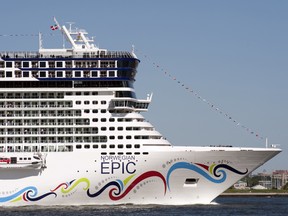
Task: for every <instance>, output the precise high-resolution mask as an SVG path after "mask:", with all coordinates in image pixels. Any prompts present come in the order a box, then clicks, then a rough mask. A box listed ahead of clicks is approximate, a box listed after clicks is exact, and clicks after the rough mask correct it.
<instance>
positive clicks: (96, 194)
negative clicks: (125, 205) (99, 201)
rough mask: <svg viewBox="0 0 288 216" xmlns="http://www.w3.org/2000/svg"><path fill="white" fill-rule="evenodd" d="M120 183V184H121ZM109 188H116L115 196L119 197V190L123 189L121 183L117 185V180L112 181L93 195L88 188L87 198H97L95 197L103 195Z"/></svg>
mask: <svg viewBox="0 0 288 216" xmlns="http://www.w3.org/2000/svg"><path fill="white" fill-rule="evenodd" d="M121 183H122V182H121ZM110 186H115V187H117V189H118V193H115V192H114V193H115V195H120V193H121V191H122V190H121V188H122V187H123V183H122V184H119V180H117V181H112V182H109V183H107V184H106V185H105V186H104V187H102V188H101V189H100V190H99V191H97V192H96V193H94V194H92V193H90V188H89V189H88V190H87V195H88V196H89V197H97V196H99V195H100V194H101V193H103V192H104V191H105V190H106V189H107V188H108V187H110Z"/></svg>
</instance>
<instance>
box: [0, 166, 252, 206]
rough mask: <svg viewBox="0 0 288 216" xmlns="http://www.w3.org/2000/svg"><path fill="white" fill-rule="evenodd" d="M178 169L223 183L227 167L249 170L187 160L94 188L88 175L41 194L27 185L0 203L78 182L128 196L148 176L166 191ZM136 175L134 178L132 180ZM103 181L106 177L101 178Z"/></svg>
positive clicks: (58, 191) (62, 190)
mask: <svg viewBox="0 0 288 216" xmlns="http://www.w3.org/2000/svg"><path fill="white" fill-rule="evenodd" d="M178 169H186V170H191V171H193V172H195V173H198V174H200V175H201V176H203V177H204V178H205V179H207V180H209V181H211V182H213V183H215V184H220V183H223V182H224V181H225V180H226V178H227V173H226V171H230V172H232V173H235V174H238V175H245V174H247V173H248V169H246V170H245V171H244V172H241V171H239V170H236V169H235V168H233V167H231V166H229V165H227V164H218V165H216V164H212V165H210V166H207V165H204V164H200V163H194V164H192V163H187V162H177V163H175V164H173V165H172V166H171V167H170V168H169V169H168V172H167V175H166V178H165V177H164V176H163V175H162V174H161V173H160V172H157V171H148V172H145V173H142V174H141V175H139V176H138V177H135V176H136V175H135V174H133V175H130V176H129V177H128V178H126V179H124V180H123V181H122V180H120V179H116V180H112V181H108V182H107V183H105V184H104V185H102V184H101V186H102V187H101V188H97V189H94V190H95V191H93V189H92V188H91V187H90V185H91V183H90V180H89V179H87V178H80V179H77V180H76V179H74V180H72V181H70V182H62V183H60V184H58V185H57V186H55V187H53V189H51V190H50V191H48V192H46V193H43V194H41V195H39V194H38V189H37V188H36V187H34V186H28V187H25V188H23V189H21V190H17V191H16V192H11V194H10V195H8V196H2V197H1V196H0V203H5V202H18V201H24V202H36V201H40V200H43V199H45V198H47V197H50V198H56V197H58V196H59V195H62V196H63V195H65V194H69V193H73V191H75V190H76V189H79V187H80V186H79V185H80V184H81V185H82V187H83V185H84V187H83V188H82V189H83V191H85V192H86V195H87V196H88V197H90V198H97V197H99V196H100V195H101V194H103V193H105V191H107V192H106V193H107V194H108V195H109V198H110V199H111V200H112V201H117V200H121V199H123V198H124V197H125V196H127V195H128V194H129V193H130V192H131V191H132V190H135V187H139V185H142V182H144V180H147V179H149V178H157V179H159V180H160V182H162V183H163V195H164V196H165V195H166V192H167V189H168V190H169V191H170V190H171V189H170V184H169V181H170V179H171V174H172V173H173V172H174V171H175V170H178ZM132 179H133V180H132ZM102 183H103V181H102Z"/></svg>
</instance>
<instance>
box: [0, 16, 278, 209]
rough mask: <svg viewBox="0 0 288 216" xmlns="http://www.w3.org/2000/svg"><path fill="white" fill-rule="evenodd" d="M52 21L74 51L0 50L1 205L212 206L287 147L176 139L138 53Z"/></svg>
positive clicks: (64, 49)
mask: <svg viewBox="0 0 288 216" xmlns="http://www.w3.org/2000/svg"><path fill="white" fill-rule="evenodd" d="M55 22H56V25H55V26H53V28H58V29H60V30H61V31H62V33H63V34H64V36H65V37H66V38H67V40H68V41H69V42H70V43H71V45H72V48H70V49H66V48H63V49H44V48H42V41H41V37H40V40H39V44H40V49H39V52H1V53H0V55H1V56H0V116H1V118H0V125H1V127H0V185H1V187H0V205H4V206H20V205H87V204H89V205H91V204H96V205H101V204H127V203H133V204H172V205H173V204H175V205H179V204H196V203H203V204H205V203H210V202H211V201H212V200H213V199H215V198H216V197H217V196H218V195H219V194H221V193H222V192H223V191H225V190H226V189H227V188H229V187H230V186H231V185H233V183H235V182H236V181H238V180H239V179H241V178H243V177H244V176H245V175H247V174H249V173H250V172H252V171H253V170H254V169H256V168H257V167H259V166H260V165H262V164H263V163H265V162H266V161H267V160H269V159H271V158H272V157H274V156H275V155H277V154H278V153H279V152H280V151H281V150H280V149H276V148H234V147H216V146H215V147H184V146H183V147H176V146H173V145H171V144H170V143H169V142H168V141H167V140H166V139H165V138H163V136H162V135H161V134H160V133H159V132H158V131H157V130H155V128H154V127H153V125H151V124H150V123H149V122H147V121H146V120H145V119H144V117H143V116H142V115H141V112H144V111H147V110H148V106H149V104H150V102H151V99H152V95H148V96H147V98H146V99H137V98H136V95H135V91H134V88H133V83H134V78H135V75H136V73H137V70H136V69H137V66H138V63H139V62H140V61H139V60H138V59H137V57H136V55H135V54H134V53H133V52H132V53H130V52H122V51H119V52H118V51H108V50H106V49H100V48H98V47H96V46H95V45H94V44H93V39H90V38H88V36H87V32H86V31H85V30H81V29H72V28H71V26H70V28H69V29H67V28H66V27H65V26H62V27H60V25H59V24H58V22H57V21H56V20H55ZM188 144H189V143H188ZM35 155H36V156H35ZM33 157H34V159H33ZM25 158H26V159H25ZM29 158H30V160H33V161H31V162H29ZM26 161H28V162H26ZM32 164H33V166H32Z"/></svg>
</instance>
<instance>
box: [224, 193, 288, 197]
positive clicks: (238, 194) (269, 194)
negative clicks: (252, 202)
mask: <svg viewBox="0 0 288 216" xmlns="http://www.w3.org/2000/svg"><path fill="white" fill-rule="evenodd" d="M220 196H223V197H229V196H288V193H269V192H268V193H265V192H262V193H261V192H247V193H246V192H245V193H243V192H242V193H241V192H239V193H234V192H233V193H231V192H230V193H229V192H228V193H222V194H221V195H220Z"/></svg>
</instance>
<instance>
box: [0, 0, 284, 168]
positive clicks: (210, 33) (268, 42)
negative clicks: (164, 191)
mask: <svg viewBox="0 0 288 216" xmlns="http://www.w3.org/2000/svg"><path fill="white" fill-rule="evenodd" d="M40 2H41V3H40ZM1 9H2V10H1V14H0V18H1V30H0V34H11V35H14V34H37V33H38V32H39V31H41V32H42V33H43V34H44V37H43V39H44V41H43V45H44V47H45V48H56V47H57V46H58V47H61V46H62V39H61V37H59V32H52V31H51V30H50V28H49V27H50V25H52V24H54V23H53V16H56V18H57V19H58V21H59V22H60V23H61V24H65V22H75V23H76V24H75V25H76V26H77V27H80V28H84V29H86V30H87V31H88V32H89V33H90V35H91V36H95V38H96V44H97V45H98V46H100V47H101V48H107V49H109V50H131V47H132V45H135V48H136V55H137V56H138V58H139V59H140V60H141V64H140V66H139V70H138V74H137V77H136V83H135V88H136V91H137V96H138V97H139V98H146V94H147V93H151V92H153V101H152V104H151V105H150V109H149V112H148V113H145V114H144V115H145V117H147V119H148V120H149V121H150V122H152V124H153V125H154V126H155V127H156V129H157V130H159V131H160V132H161V133H162V134H163V135H164V136H165V137H166V138H167V139H169V140H170V141H171V143H173V144H174V145H191V146H197V145H218V144H223V145H233V146H242V147H247V146H250V147H264V146H265V140H264V139H261V138H259V137H268V139H269V143H270V144H280V145H281V146H280V147H281V148H282V149H283V152H282V153H281V154H280V155H278V156H277V157H276V158H274V159H272V160H271V161H270V162H268V163H267V164H265V165H264V166H262V167H261V168H260V169H261V170H259V171H262V170H263V169H266V170H274V169H288V165H287V164H288V163H287V162H288V159H287V150H288V147H287V146H288V145H287V140H288V131H287V129H288V115H287V110H288V100H287V99H288V96H287V93H288V85H287V81H288V63H287V62H288V61H287V59H288V30H287V29H288V25H287V24H288V13H287V11H288V2H287V1H281V0H278V1H272V0H271V1H266V0H253V1H251V0H242V1H230V0H229V1H228V0H227V1H224V0H222V1H221V0H220V1H212V0H211V1H209V0H203V1H200V0H199V1H193V0H182V1H164V0H162V1H160V0H158V1H132V0H122V1H118V0H107V1H96V0H91V1H88V0H82V1H79V0H77V1H74V0H69V1H68V0H62V1H56V0H49V1H38V0H37V1H36V0H29V1H22V0H18V1H16V0H10V1H4V2H1ZM50 33H53V34H54V36H49V34H50ZM0 39H1V40H0V50H2V51H6V50H37V49H38V39H37V37H28V36H26V37H19V36H18V37H16V36H12V37H0ZM153 63H154V64H153ZM155 65H158V67H157V66H155ZM164 72H166V75H165V73H164ZM169 75H170V76H171V77H172V79H171V77H169ZM173 78H175V79H176V80H173ZM178 82H180V84H179V83H178ZM182 85H184V87H182ZM186 87H187V88H188V87H189V89H193V91H194V92H196V93H197V95H200V96H201V98H200V99H198V97H197V96H195V95H194V94H192V93H191V92H189V91H188V90H186ZM203 99H204V101H203ZM205 100H206V102H205ZM207 101H209V102H211V104H213V105H214V107H216V108H219V109H220V110H221V111H223V113H222V114H221V113H220V112H219V111H216V110H215V109H211V106H210V105H209V104H208V103H207ZM225 114H228V116H225ZM229 117H231V118H232V120H230V119H229ZM233 120H235V122H236V123H234V122H233ZM237 123H240V124H238V125H237ZM241 126H243V127H241ZM247 129H249V131H247ZM251 131H252V132H255V133H254V134H251ZM256 133H257V134H259V136H258V137H256V135H255V134H256Z"/></svg>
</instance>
